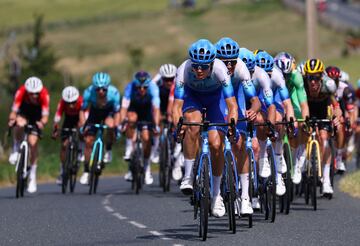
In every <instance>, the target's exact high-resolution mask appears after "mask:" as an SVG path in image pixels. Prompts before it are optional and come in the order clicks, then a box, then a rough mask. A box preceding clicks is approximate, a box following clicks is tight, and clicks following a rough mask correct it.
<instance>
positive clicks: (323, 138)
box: [319, 130, 333, 193]
mask: <svg viewBox="0 0 360 246" xmlns="http://www.w3.org/2000/svg"><path fill="white" fill-rule="evenodd" d="M319 135H320V137H319V141H320V153H321V154H322V161H321V163H322V164H323V165H322V167H323V192H324V193H333V190H332V187H331V183H330V162H331V155H330V146H329V133H328V132H327V131H326V130H320V133H319ZM321 154H320V155H321Z"/></svg>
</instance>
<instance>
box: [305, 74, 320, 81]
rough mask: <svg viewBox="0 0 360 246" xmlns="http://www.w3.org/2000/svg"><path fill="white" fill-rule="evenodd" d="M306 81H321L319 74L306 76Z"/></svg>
mask: <svg viewBox="0 0 360 246" xmlns="http://www.w3.org/2000/svg"><path fill="white" fill-rule="evenodd" d="M306 79H307V80H309V81H311V80H316V81H318V80H321V74H311V75H306Z"/></svg>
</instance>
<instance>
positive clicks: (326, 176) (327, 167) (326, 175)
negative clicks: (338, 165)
mask: <svg viewBox="0 0 360 246" xmlns="http://www.w3.org/2000/svg"><path fill="white" fill-rule="evenodd" d="M324 183H330V164H325V166H324Z"/></svg>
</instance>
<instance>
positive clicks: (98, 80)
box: [92, 72, 111, 88]
mask: <svg viewBox="0 0 360 246" xmlns="http://www.w3.org/2000/svg"><path fill="white" fill-rule="evenodd" d="M110 83H111V78H110V75H109V74H108V73H102V72H99V73H95V74H94V76H93V77H92V84H93V86H95V87H96V88H100V87H108V86H109V85H110Z"/></svg>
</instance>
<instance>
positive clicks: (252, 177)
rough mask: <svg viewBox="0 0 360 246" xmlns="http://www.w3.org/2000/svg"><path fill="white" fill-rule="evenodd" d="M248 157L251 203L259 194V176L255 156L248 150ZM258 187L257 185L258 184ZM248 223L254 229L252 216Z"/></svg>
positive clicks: (250, 215) (249, 216)
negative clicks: (256, 188) (256, 171)
mask: <svg viewBox="0 0 360 246" xmlns="http://www.w3.org/2000/svg"><path fill="white" fill-rule="evenodd" d="M246 152H247V156H248V159H249V201H250V202H252V198H253V197H254V195H257V192H255V187H254V186H255V185H254V182H255V180H256V179H255V175H257V174H256V173H255V171H254V166H255V164H256V163H255V160H254V158H253V157H254V155H253V152H252V150H250V149H248V150H247V151H246ZM256 187H257V184H256ZM248 223H249V228H252V226H253V218H252V214H249V215H248Z"/></svg>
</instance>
